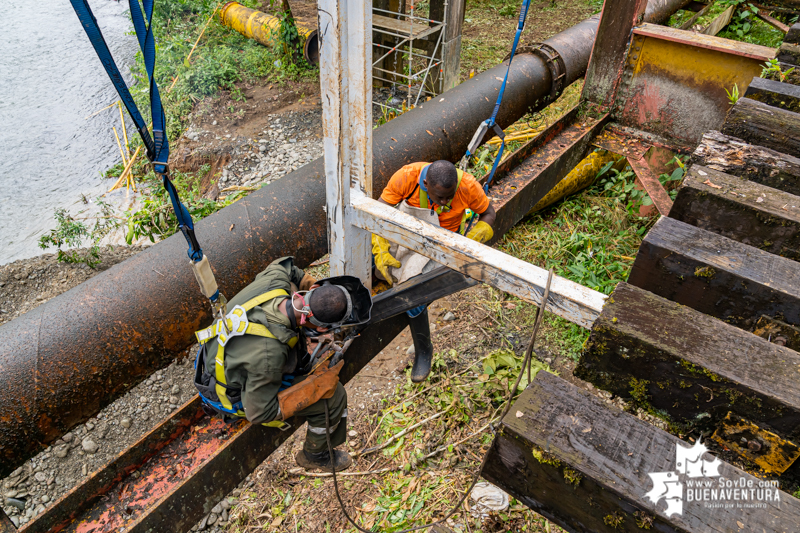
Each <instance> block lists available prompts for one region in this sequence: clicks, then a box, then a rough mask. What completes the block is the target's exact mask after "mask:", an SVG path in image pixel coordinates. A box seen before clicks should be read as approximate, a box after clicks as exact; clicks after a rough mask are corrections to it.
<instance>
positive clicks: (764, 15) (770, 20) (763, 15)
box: [756, 9, 789, 34]
mask: <svg viewBox="0 0 800 533" xmlns="http://www.w3.org/2000/svg"><path fill="white" fill-rule="evenodd" d="M756 16H757V17H758V18H760V19H761V20H763V21H764V22H766V23H767V24H769V25H770V26H772V27H773V28H775V29H776V30H778V31H780V32H782V33H784V34H785V33H788V32H789V26H787V25H786V24H784V23H783V22H781V21H780V20H778V19H776V18H774V17H771V16H770V15H769V11H765V10H762V9H759V10H758V13H756Z"/></svg>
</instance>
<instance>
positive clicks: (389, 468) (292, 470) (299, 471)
mask: <svg viewBox="0 0 800 533" xmlns="http://www.w3.org/2000/svg"><path fill="white" fill-rule="evenodd" d="M402 469H403V467H402V466H387V467H386V468H379V469H378V470H370V471H368V472H338V471H337V472H336V475H337V476H371V475H374V474H385V473H386V472H396V471H398V470H402ZM289 473H290V474H292V475H293V476H308V477H333V474H330V473H328V472H306V471H305V470H304V469H303V468H302V467H299V466H298V467H297V468H290V469H289Z"/></svg>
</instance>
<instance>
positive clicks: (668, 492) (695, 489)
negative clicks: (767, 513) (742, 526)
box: [645, 440, 780, 517]
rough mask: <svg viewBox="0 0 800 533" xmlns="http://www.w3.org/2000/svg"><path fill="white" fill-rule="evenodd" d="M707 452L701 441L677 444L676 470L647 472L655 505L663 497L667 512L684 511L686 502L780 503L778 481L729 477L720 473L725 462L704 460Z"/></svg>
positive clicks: (718, 504)
mask: <svg viewBox="0 0 800 533" xmlns="http://www.w3.org/2000/svg"><path fill="white" fill-rule="evenodd" d="M707 451H708V448H706V447H705V445H703V444H702V443H701V442H700V441H699V440H698V441H697V442H696V443H695V445H694V446H692V447H690V448H686V447H684V446H682V445H681V444H676V445H675V470H673V471H670V472H651V473H649V474H647V475H648V476H650V479H651V480H652V482H653V488H652V489H651V490H650V491H649V492H647V493H646V494H645V497H647V498H648V499H649V500H650V501H651V502H653V503H654V504H655V505H658V503H659V502H660V501H661V500H662V499H663V500H664V501H665V502H666V504H667V508H666V509H665V510H664V515H665V516H667V517H671V516H672V515H675V514H678V515H680V514H683V505H684V502H687V503H688V502H702V504H703V505H704V506H705V507H720V508H732V507H760V508H766V506H767V502H780V491H779V490H778V482H777V481H769V480H754V479H752V478H751V479H748V478H745V477H744V476H741V477H740V478H739V479H727V478H725V477H723V476H721V475H720V473H719V467H720V466H721V465H722V461H720V460H719V459H717V458H716V457H715V458H714V460H713V461H707V460H705V459H703V455H704V454H705V453H706V452H707Z"/></svg>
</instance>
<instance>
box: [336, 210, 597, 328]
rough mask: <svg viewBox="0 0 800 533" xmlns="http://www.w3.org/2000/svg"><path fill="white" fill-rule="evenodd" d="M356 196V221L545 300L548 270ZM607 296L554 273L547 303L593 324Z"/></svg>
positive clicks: (519, 292)
mask: <svg viewBox="0 0 800 533" xmlns="http://www.w3.org/2000/svg"><path fill="white" fill-rule="evenodd" d="M351 197H352V202H353V203H352V209H353V212H352V221H353V224H354V225H356V226H357V227H359V228H361V229H363V230H366V231H370V232H372V233H377V234H378V235H381V236H383V237H385V238H387V239H389V240H390V241H392V242H394V243H397V244H399V245H400V246H405V247H406V248H408V249H410V250H413V251H415V252H417V253H419V254H422V255H424V256H425V257H429V258H431V259H433V260H434V261H437V262H438V263H441V264H443V265H446V266H448V267H450V268H452V269H453V270H456V271H458V272H461V273H462V274H465V275H467V276H469V277H471V278H473V279H476V280H478V281H481V282H483V283H487V284H489V285H491V286H493V287H495V288H497V289H500V290H501V291H505V292H509V293H511V294H514V295H516V296H519V297H520V298H522V299H523V300H526V301H528V302H532V303H535V304H537V305H539V304H540V303H541V301H542V297H543V296H544V287H545V285H546V284H547V274H548V273H547V270H545V269H543V268H540V267H537V266H535V265H532V264H530V263H527V262H525V261H522V260H521V259H517V258H515V257H512V256H510V255H508V254H505V253H503V252H501V251H499V250H495V249H493V248H490V247H488V246H485V245H483V244H480V243H477V242H475V241H472V240H470V239H467V238H466V237H464V236H462V235H459V234H457V233H453V232H452V231H447V230H445V229H442V228H439V227H436V226H434V225H433V224H428V223H427V222H423V221H421V220H418V219H416V218H414V217H412V216H410V215H407V214H405V213H403V212H401V211H400V210H399V209H395V208H394V207H391V206H388V205H386V204H382V203H380V202H378V201H376V200H373V199H372V198H367V197H363V196H359V197H356V195H355V194H353V195H351ZM605 298H606V296H605V295H604V294H602V293H599V292H597V291H594V290H592V289H589V288H587V287H584V286H582V285H580V284H578V283H575V282H573V281H570V280H568V279H565V278H561V277H558V276H554V277H553V281H552V284H551V287H550V298H549V300H548V302H547V309H548V311H550V312H551V313H555V314H557V315H559V316H561V317H563V318H566V319H567V320H569V321H570V322H574V323H575V324H579V325H581V326H583V327H591V324H592V323H593V322H594V319H595V318H596V317H597V315H598V314H599V313H600V309H601V308H602V307H603V302H604V301H605Z"/></svg>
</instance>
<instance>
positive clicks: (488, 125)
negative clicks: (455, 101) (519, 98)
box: [465, 0, 531, 193]
mask: <svg viewBox="0 0 800 533" xmlns="http://www.w3.org/2000/svg"><path fill="white" fill-rule="evenodd" d="M530 6H531V0H523V2H522V7H521V8H520V11H519V21H518V22H517V32H516V34H515V35H514V44H513V45H512V46H511V56H510V57H509V58H508V67H507V68H506V75H505V76H504V77H503V84H502V85H501V86H500V93H499V94H498V95H497V102H495V104H494V110H493V111H492V116H491V117H489V118H488V119H487V120H485V121H484V122H483V123H482V124H481V125H480V127H479V128H478V131H477V132H476V133H475V136H474V137H473V138H472V141H471V142H470V144H469V146H468V147H467V153H466V156H465V158H466V159H469V157H470V156H472V150H476V149H477V148H478V143H479V142H480V141H481V140H482V139H483V136H484V134H485V133H486V132H487V131H488V130H489V129H492V130H493V131H494V132H495V135H497V136H498V137H500V150H499V151H498V152H497V157H495V160H494V163H493V164H492V170H491V171H490V172H489V178H488V179H487V180H486V183H485V184H484V185H483V190H484V192H486V193H488V192H489V185H490V184H491V183H492V180H493V179H494V173H495V172H496V171H497V165H498V164H499V163H500V160H501V159H502V158H503V151H504V150H505V148H506V134H505V132H503V129H502V128H501V127H500V126H498V125H497V123H496V122H495V120H496V119H497V114H498V113H499V112H500V105H501V104H502V103H503V93H505V91H506V82H507V81H508V73H509V71H510V70H511V62H512V61H514V54H515V53H516V52H517V45H518V44H519V38H520V36H521V35H522V30H523V29H524V28H525V19H526V18H527V17H528V9H530Z"/></svg>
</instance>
